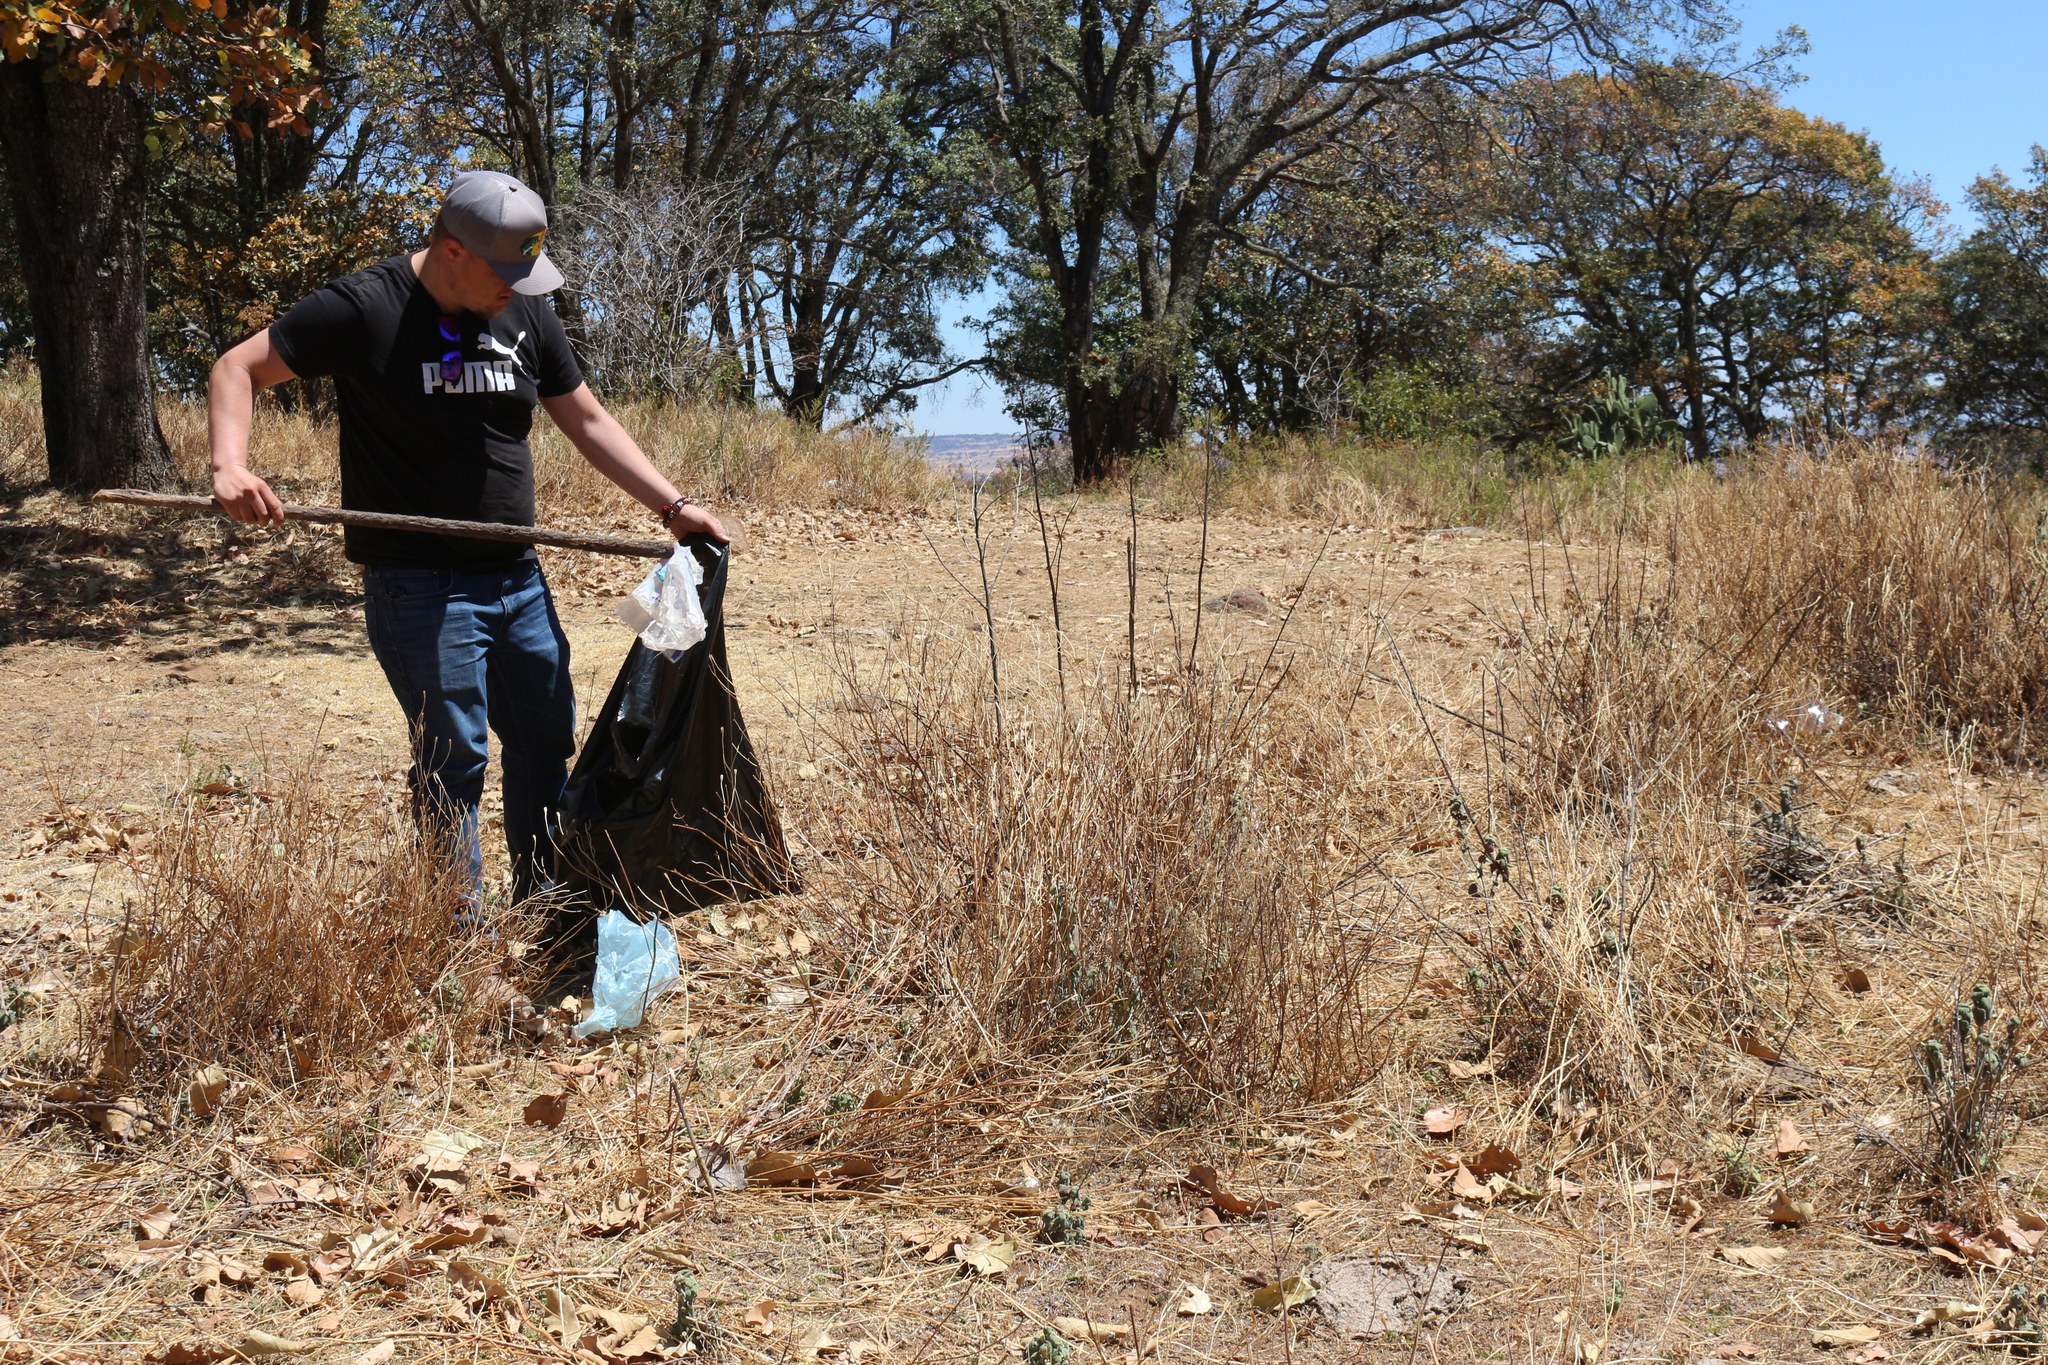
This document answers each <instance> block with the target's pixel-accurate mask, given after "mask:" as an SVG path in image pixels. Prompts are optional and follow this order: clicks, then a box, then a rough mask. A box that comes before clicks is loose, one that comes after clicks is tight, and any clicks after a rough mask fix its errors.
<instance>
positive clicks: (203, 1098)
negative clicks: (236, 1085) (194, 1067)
mask: <svg viewBox="0 0 2048 1365" xmlns="http://www.w3.org/2000/svg"><path fill="white" fill-rule="evenodd" d="M227 1093H228V1073H227V1072H225V1071H223V1070H222V1069H221V1068H220V1067H218V1066H203V1067H201V1068H199V1070H198V1071H196V1072H194V1073H193V1076H192V1084H191V1085H190V1086H188V1087H186V1090H185V1102H186V1103H187V1104H189V1105H190V1106H191V1108H192V1117H193V1118H196V1119H203V1118H210V1117H212V1115H213V1112H214V1111H215V1110H216V1109H219V1108H220V1102H221V1100H222V1099H223V1098H224V1097H225V1096H226V1095H227Z"/></svg>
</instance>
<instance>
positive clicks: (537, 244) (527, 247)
mask: <svg viewBox="0 0 2048 1365" xmlns="http://www.w3.org/2000/svg"><path fill="white" fill-rule="evenodd" d="M547 239H548V230H547V229H546V228H542V229H541V230H540V231H539V232H536V233H534V234H533V236H531V237H528V238H527V239H526V240H525V241H523V242H521V243H520V244H519V254H520V255H522V256H524V257H525V258H526V259H527V260H529V261H530V260H532V259H533V258H534V257H536V256H538V255H540V248H541V243H543V242H545V241H547Z"/></svg>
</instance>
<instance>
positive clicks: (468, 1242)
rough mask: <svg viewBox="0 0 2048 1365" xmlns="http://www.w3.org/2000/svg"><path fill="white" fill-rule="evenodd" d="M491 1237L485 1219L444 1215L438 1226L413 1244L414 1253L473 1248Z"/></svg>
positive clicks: (451, 1214) (450, 1214)
mask: <svg viewBox="0 0 2048 1365" xmlns="http://www.w3.org/2000/svg"><path fill="white" fill-rule="evenodd" d="M488 1236H490V1229H488V1228H486V1227H485V1226H484V1222H483V1219H481V1218H474V1217H469V1216H467V1215H457V1214H453V1213H443V1214H442V1215H441V1219H440V1223H439V1225H438V1226H436V1227H435V1228H433V1229H432V1230H431V1231H429V1232H428V1233H427V1234H426V1235H425V1236H423V1237H421V1238H420V1239H419V1240H417V1241H415V1242H414V1243H413V1244H412V1249H413V1250H414V1251H423V1252H424V1251H446V1250H448V1249H449V1248H451V1247H466V1246H472V1245H474V1244H475V1243H477V1242H481V1241H482V1240H483V1239H484V1238H486V1237H488Z"/></svg>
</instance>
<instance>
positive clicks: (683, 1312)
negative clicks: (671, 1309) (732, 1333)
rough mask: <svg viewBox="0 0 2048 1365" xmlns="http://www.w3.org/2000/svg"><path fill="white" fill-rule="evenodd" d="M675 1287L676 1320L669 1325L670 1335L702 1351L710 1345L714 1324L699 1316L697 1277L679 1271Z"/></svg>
mask: <svg viewBox="0 0 2048 1365" xmlns="http://www.w3.org/2000/svg"><path fill="white" fill-rule="evenodd" d="M675 1287H676V1320H675V1321H674V1322H673V1323H671V1324H670V1325H669V1329H668V1330H669V1333H670V1335H672V1336H674V1337H675V1339H676V1340H677V1341H678V1342H679V1343H681V1344H683V1345H685V1346H693V1347H695V1348H697V1349H698V1350H700V1351H702V1350H704V1349H706V1348H707V1347H708V1346H709V1345H710V1339H711V1336H712V1324H711V1323H708V1322H706V1321H704V1320H703V1319H702V1318H699V1317H698V1316H697V1277H696V1276H695V1275H693V1274H691V1273H690V1272H689V1271H687V1270H678V1271H677V1272H676V1276H675Z"/></svg>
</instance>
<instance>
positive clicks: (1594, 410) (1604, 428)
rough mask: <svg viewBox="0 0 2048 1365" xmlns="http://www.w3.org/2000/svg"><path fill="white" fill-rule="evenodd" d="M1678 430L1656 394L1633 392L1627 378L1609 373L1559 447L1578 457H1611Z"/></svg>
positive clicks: (1662, 440)
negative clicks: (1665, 414) (1665, 413)
mask: <svg viewBox="0 0 2048 1365" xmlns="http://www.w3.org/2000/svg"><path fill="white" fill-rule="evenodd" d="M1676 430H1677V427H1676V425H1675V424H1673V423H1672V422H1671V421H1670V419H1668V418H1666V417H1665V416H1664V413H1663V410H1662V409H1661V408H1659V407H1658V406H1657V399H1656V396H1655V395H1654V394H1650V393H1638V394H1633V395H1631V394H1630V393H1629V391H1628V381H1627V380H1625V379H1623V378H1622V377H1621V376H1620V375H1618V374H1610V375H1607V376H1605V377H1603V378H1602V379H1601V381H1600V390H1599V392H1598V393H1596V394H1595V395H1594V396H1593V398H1592V400H1591V401H1590V402H1588V403H1587V404H1586V406H1585V408H1584V409H1583V410H1582V415H1581V416H1580V417H1579V418H1578V419H1577V420H1576V421H1574V422H1573V423H1572V424H1571V429H1570V430H1569V431H1567V432H1566V433H1565V434H1564V435H1563V436H1562V437H1560V438H1559V439H1558V443H1557V448H1558V449H1559V450H1561V451H1563V452H1564V453H1565V454H1566V455H1569V456H1570V457H1572V458H1573V459H1575V460H1599V459H1610V458H1615V457H1619V456H1622V455H1627V454H1630V453H1631V452H1634V451H1638V450H1650V449H1654V448H1655V447H1658V446H1661V445H1663V444H1664V443H1665V442H1666V441H1668V440H1670V439H1671V436H1672V433H1673V432H1675V431H1676Z"/></svg>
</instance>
